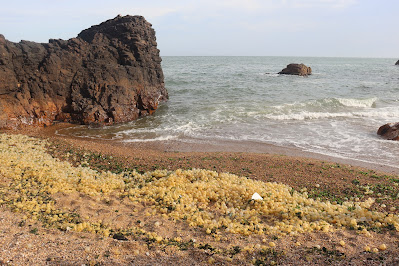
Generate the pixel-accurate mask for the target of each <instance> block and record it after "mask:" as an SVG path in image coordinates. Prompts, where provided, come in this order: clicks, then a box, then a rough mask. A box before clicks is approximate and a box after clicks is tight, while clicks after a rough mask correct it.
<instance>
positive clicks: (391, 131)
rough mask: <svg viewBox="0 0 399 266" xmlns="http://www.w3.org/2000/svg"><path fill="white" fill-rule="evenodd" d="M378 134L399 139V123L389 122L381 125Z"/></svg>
mask: <svg viewBox="0 0 399 266" xmlns="http://www.w3.org/2000/svg"><path fill="white" fill-rule="evenodd" d="M377 134H378V135H380V136H382V137H383V138H384V139H388V140H399V123H395V124H393V123H389V124H385V125H383V126H381V127H380V128H379V129H378V131H377Z"/></svg>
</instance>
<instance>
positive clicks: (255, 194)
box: [252, 192, 263, 200]
mask: <svg viewBox="0 0 399 266" xmlns="http://www.w3.org/2000/svg"><path fill="white" fill-rule="evenodd" d="M252 199H253V200H263V198H262V197H261V196H260V195H259V194H258V193H256V192H255V193H254V194H253V195H252Z"/></svg>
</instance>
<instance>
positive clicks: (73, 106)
mask: <svg viewBox="0 0 399 266" xmlns="http://www.w3.org/2000/svg"><path fill="white" fill-rule="evenodd" d="M167 98H168V93H167V91H166V89H165V86H164V76H163V72H162V68H161V58H160V56H159V50H158V49H157V43H156V38H155V31H154V30H153V29H152V25H151V24H150V23H148V22H147V21H146V20H145V19H144V18H143V17H141V16H124V17H121V16H117V17H116V18H114V19H111V20H108V21H106V22H103V23H101V24H99V25H96V26H92V27H91V28H89V29H86V30H84V31H82V32H81V33H80V34H79V35H78V36H77V37H76V38H72V39H69V40H59V39H58V40H50V41H49V43H34V42H29V41H21V42H19V43H13V42H10V41H8V40H6V39H5V38H4V36H3V35H0V128H12V127H20V126H26V125H36V126H43V125H50V124H52V123H53V121H55V120H58V121H65V122H72V123H80V124H98V125H104V124H113V123H118V122H127V121H131V120H134V119H137V118H138V117H140V116H144V115H148V114H152V113H153V112H154V111H155V110H156V109H157V107H158V104H159V102H160V101H164V100H167Z"/></svg>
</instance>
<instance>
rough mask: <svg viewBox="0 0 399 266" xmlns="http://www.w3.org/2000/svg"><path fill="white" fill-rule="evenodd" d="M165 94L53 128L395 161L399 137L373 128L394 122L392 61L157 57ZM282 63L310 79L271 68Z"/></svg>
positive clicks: (398, 162)
mask: <svg viewBox="0 0 399 266" xmlns="http://www.w3.org/2000/svg"><path fill="white" fill-rule="evenodd" d="M162 59H163V61H162V68H163V71H164V76H165V86H166V88H167V90H168V92H169V101H167V102H165V103H163V104H161V105H160V106H159V108H158V110H157V111H156V112H155V114H154V115H152V116H147V117H143V118H141V119H139V120H137V121H133V122H130V123H126V124H119V125H114V126H107V127H103V128H90V127H87V126H75V127H72V128H67V129H63V130H60V131H59V132H58V134H61V135H63V134H66V135H73V136H75V137H82V138H96V139H105V140H110V141H118V142H126V143H129V142H162V143H165V142H179V143H180V144H181V145H184V144H185V143H187V144H190V143H191V144H192V143H205V144H206V143H207V142H209V143H210V142H213V143H214V142H223V141H229V143H240V145H245V144H246V143H248V147H253V146H254V143H255V145H256V144H259V145H262V144H273V145H276V146H281V147H291V148H296V149H299V150H301V151H305V152H312V153H316V154H322V155H328V156H333V157H338V158H344V159H352V160H358V161H362V162H366V163H367V162H369V163H376V164H380V165H386V166H391V167H396V168H397V167H399V141H388V140H383V139H382V138H381V137H380V136H378V135H377V134H376V132H377V130H378V128H379V127H380V126H381V125H383V124H386V123H391V122H399V66H395V65H394V64H395V62H396V61H397V59H394V58H331V57H326V58H322V57H243V56H231V57H222V56H216V57H186V56H184V57H180V56H168V57H163V58H162ZM289 63H304V64H305V65H307V66H310V67H311V68H312V75H310V76H307V77H301V76H291V75H279V74H277V73H278V72H279V71H281V70H282V69H283V68H284V67H285V66H286V65H287V64H289Z"/></svg>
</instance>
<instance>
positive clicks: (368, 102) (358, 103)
mask: <svg viewBox="0 0 399 266" xmlns="http://www.w3.org/2000/svg"><path fill="white" fill-rule="evenodd" d="M336 99H337V101H338V102H339V103H341V104H342V105H344V106H348V107H374V106H375V103H376V102H377V101H378V98H376V97H374V98H368V99H351V98H336Z"/></svg>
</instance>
